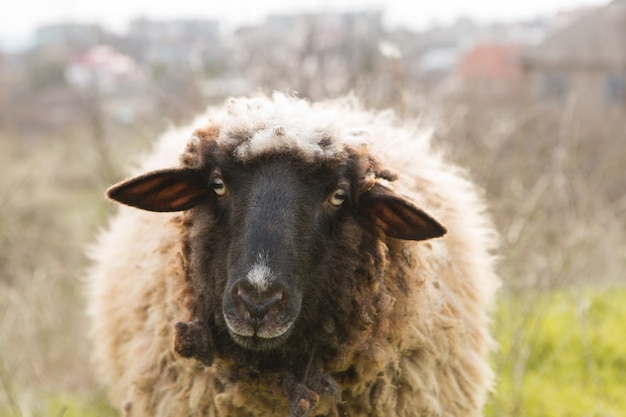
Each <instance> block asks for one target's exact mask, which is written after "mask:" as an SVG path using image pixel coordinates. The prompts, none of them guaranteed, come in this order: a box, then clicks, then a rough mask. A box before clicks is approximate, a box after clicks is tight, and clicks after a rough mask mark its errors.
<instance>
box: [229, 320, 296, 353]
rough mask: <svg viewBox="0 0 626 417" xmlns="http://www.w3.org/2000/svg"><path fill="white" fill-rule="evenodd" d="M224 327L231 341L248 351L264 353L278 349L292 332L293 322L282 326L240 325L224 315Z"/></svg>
mask: <svg viewBox="0 0 626 417" xmlns="http://www.w3.org/2000/svg"><path fill="white" fill-rule="evenodd" d="M224 318H225V319H226V325H227V327H228V331H229V333H230V335H231V337H232V339H233V340H234V341H235V343H237V344H238V345H240V346H241V347H244V348H246V349H249V350H256V351H266V350H272V349H276V348H278V347H280V346H281V345H282V344H283V343H284V342H285V341H286V340H287V338H288V337H289V335H290V334H291V331H292V330H293V323H294V321H295V320H293V321H291V322H289V323H286V324H284V325H282V326H268V325H265V326H255V325H253V324H250V323H245V322H244V323H241V322H239V323H238V322H237V321H236V320H235V321H233V320H230V319H229V318H228V316H227V315H224Z"/></svg>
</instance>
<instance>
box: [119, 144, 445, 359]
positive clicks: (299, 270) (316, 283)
mask: <svg viewBox="0 0 626 417" xmlns="http://www.w3.org/2000/svg"><path fill="white" fill-rule="evenodd" d="M203 161H204V162H203V164H204V166H203V167H202V168H200V169H198V170H192V169H170V170H163V171H156V172H152V173H149V174H145V175H143V176H140V177H137V178H133V179H130V180H127V181H125V182H122V183H120V184H118V185H116V186H114V187H113V188H111V189H110V190H109V196H110V197H111V198H113V199H114V200H117V201H120V202H122V203H125V204H129V205H132V206H136V207H139V208H143V209H147V210H153V211H174V210H186V209H190V208H193V214H192V218H193V219H194V223H195V224H197V225H199V226H197V229H194V230H193V232H192V237H191V240H192V242H191V246H192V255H193V254H194V253H195V255H194V256H196V257H195V258H193V259H192V268H193V271H194V277H193V279H194V281H195V282H196V291H197V292H200V293H201V294H202V297H201V298H203V299H205V300H209V299H212V300H213V303H214V304H217V303H216V302H215V301H216V295H217V294H218V293H219V294H221V302H220V304H221V306H220V307H219V313H221V316H220V314H219V313H218V312H217V311H218V308H217V306H214V311H215V312H214V313H213V315H214V316H217V317H216V320H217V321H218V322H222V323H223V324H224V326H225V328H226V329H227V331H228V333H229V335H230V337H231V338H232V340H233V341H235V342H236V343H237V344H239V345H240V346H242V347H244V348H245V349H249V350H270V349H274V348H277V347H279V346H281V345H282V344H283V343H284V342H285V341H286V340H287V339H288V338H289V336H290V334H292V333H293V332H294V328H295V327H296V326H297V325H298V322H299V315H300V314H301V310H302V308H303V305H304V304H307V303H308V304H310V303H311V300H312V299H313V298H315V297H316V294H314V293H315V292H316V291H319V287H320V286H321V285H323V286H329V285H334V284H333V282H332V281H331V280H329V279H328V277H329V276H331V275H332V276H335V275H333V274H336V270H337V269H338V268H341V266H340V262H341V261H340V259H341V257H340V256H338V253H337V252H338V251H340V250H342V249H341V248H342V245H341V241H342V239H349V238H350V236H348V235H347V233H349V232H348V231H347V228H346V227H344V226H345V225H347V224H350V225H352V226H354V225H357V224H358V225H359V226H360V227H363V228H366V229H368V230H369V229H371V230H376V229H377V228H379V229H381V230H382V232H384V233H386V234H387V236H389V237H392V238H400V239H411V240H423V239H429V238H432V237H437V236H441V235H443V234H444V233H445V229H444V228H443V227H442V226H441V225H440V224H439V223H437V222H436V221H435V220H433V219H432V218H430V217H429V216H428V215H426V214H425V213H424V212H422V211H421V210H420V209H418V208H416V207H415V206H414V205H413V204H412V203H411V202H409V201H407V200H406V199H404V198H403V197H400V196H399V195H397V194H394V193H393V192H392V191H391V190H389V189H388V188H385V187H383V186H381V185H378V184H375V185H374V184H372V185H373V186H371V185H370V186H369V187H365V186H364V185H363V183H362V181H363V173H362V172H358V169H357V168H356V167H357V166H358V164H356V163H351V161H349V160H348V161H342V162H337V161H335V162H333V163H328V164H320V163H318V164H317V165H315V166H312V165H307V164H306V163H305V162H304V161H302V160H299V159H297V158H295V157H294V156H293V155H291V156H290V155H289V154H283V155H274V156H270V157H264V158H260V159H258V160H257V161H253V162H249V163H247V164H245V165H242V164H235V163H232V162H227V161H220V160H217V159H212V158H211V157H210V156H208V157H206V158H204V160H203ZM203 225H204V226H203ZM352 226H351V227H352ZM354 227H356V226H354ZM348 256H351V257H353V258H354V257H355V254H346V257H348ZM329 259H334V262H335V264H333V265H332V266H331V264H330V263H329ZM337 259H339V264H337V262H338V261H337ZM331 268H332V269H333V271H331V270H330V269H331ZM325 291H326V292H328V291H329V289H328V288H325ZM207 302H208V301H207Z"/></svg>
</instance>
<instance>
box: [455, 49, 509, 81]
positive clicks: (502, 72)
mask: <svg viewBox="0 0 626 417" xmlns="http://www.w3.org/2000/svg"><path fill="white" fill-rule="evenodd" d="M519 50H520V47H519V46H518V45H511V44H496V43H483V44H478V45H476V46H474V47H473V48H472V49H470V51H469V52H468V53H467V54H465V56H464V57H463V58H462V60H461V62H460V64H459V66H458V69H457V74H458V75H459V77H461V78H462V79H464V80H476V79H480V80H513V79H516V78H517V77H519V75H520V67H519V64H518V60H517V59H518V58H517V57H518V53H519Z"/></svg>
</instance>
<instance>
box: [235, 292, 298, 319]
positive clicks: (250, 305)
mask: <svg viewBox="0 0 626 417" xmlns="http://www.w3.org/2000/svg"><path fill="white" fill-rule="evenodd" d="M232 294H233V298H234V299H235V301H236V302H238V303H239V304H240V305H242V306H243V307H244V308H245V309H246V311H247V312H248V313H250V317H251V318H254V319H257V320H259V319H263V318H264V317H265V316H266V315H267V313H268V312H269V311H270V310H271V309H272V307H274V306H276V305H278V304H280V303H281V302H283V301H284V300H285V299H286V298H287V295H286V294H287V293H286V290H285V289H284V288H283V287H282V286H279V285H276V286H275V287H274V288H270V289H268V290H266V291H263V292H259V291H258V290H257V289H255V288H250V287H249V286H247V285H245V283H238V284H236V285H235V286H234V287H233V292H232Z"/></svg>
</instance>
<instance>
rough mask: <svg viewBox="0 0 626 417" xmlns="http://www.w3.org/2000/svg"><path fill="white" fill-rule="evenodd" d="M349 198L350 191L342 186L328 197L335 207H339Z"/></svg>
mask: <svg viewBox="0 0 626 417" xmlns="http://www.w3.org/2000/svg"><path fill="white" fill-rule="evenodd" d="M347 198H348V193H347V192H346V191H344V190H342V189H341V188H339V189H337V190H335V191H334V192H333V193H332V194H331V195H330V197H328V202H329V203H330V204H332V205H333V206H335V207H339V206H340V205H342V204H343V203H344V201H346V199H347Z"/></svg>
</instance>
